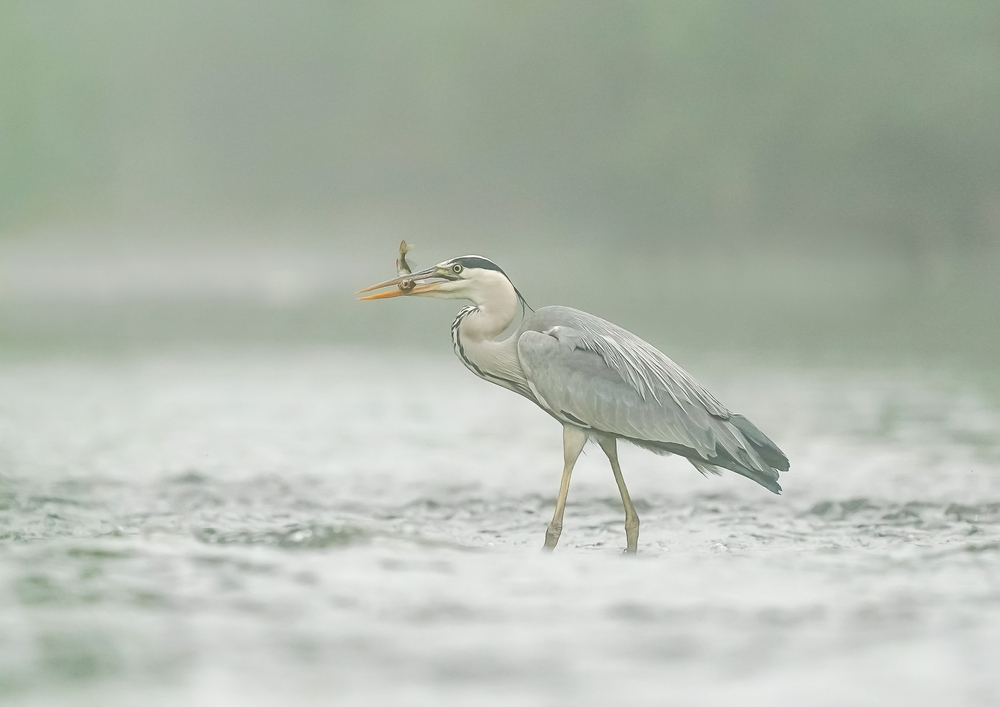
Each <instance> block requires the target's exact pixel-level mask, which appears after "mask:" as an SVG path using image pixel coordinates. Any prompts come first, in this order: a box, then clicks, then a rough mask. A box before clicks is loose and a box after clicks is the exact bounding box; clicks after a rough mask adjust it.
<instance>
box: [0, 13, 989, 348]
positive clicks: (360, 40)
mask: <svg viewBox="0 0 1000 707" xmlns="http://www.w3.org/2000/svg"><path fill="white" fill-rule="evenodd" d="M998 37H1000V6H998V5H997V4H996V3H991V2H913V1H909V0H908V1H906V2H903V1H901V0H900V1H896V0H879V1H878V2H843V3H841V2H838V3H823V4H818V3H817V4H812V3H810V4H802V3H795V2H778V1H767V2H755V3H745V2H630V3H599V2H554V3H522V2H504V3H497V2H464V1H463V2H457V1H456V2H449V1H434V2H408V3H407V2H404V3H383V2H338V3H323V2H290V3H268V2H255V1H252V0H246V1H243V2H224V1H221V2H213V3H198V2H172V3H149V2H123V1H122V2H118V1H111V0H97V1H89V2H45V1H37V0H33V1H32V2H26V1H25V2H19V1H16V0H8V1H7V2H4V3H3V4H2V5H0V96H2V100H0V347H2V348H3V349H4V350H6V351H7V352H8V353H9V352H26V353H28V354H29V355H30V354H31V353H32V352H38V351H49V350H62V349H64V348H65V347H76V348H81V349H84V350H119V349H122V348H126V349H128V348H134V347H140V348H142V347H147V346H153V347H162V346H166V345H172V344H175V343H178V342H180V343H184V344H188V343H191V342H205V343H219V342H228V343H236V344H254V345H256V344H264V345H267V344H272V343H278V342H292V343H295V342H299V343H316V342H319V343H337V344H341V343H343V344H352V345H353V344H363V345H366V344H373V343H374V344H389V345H394V346H409V345H413V346H421V347H429V348H432V349H438V348H440V349H442V350H444V349H446V348H447V346H448V339H447V330H446V326H447V323H448V322H449V321H450V318H449V314H450V312H452V311H453V310H454V305H453V304H450V303H436V304H431V303H427V302H421V303H419V304H414V303H413V302H392V303H383V304H380V305H371V304H367V305H361V304H357V303H356V302H355V301H354V298H353V296H352V293H353V291H354V290H356V289H358V288H360V287H362V286H365V285H368V284H371V283H372V282H375V281H379V280H382V279H385V278H387V277H389V276H391V275H392V274H393V260H394V258H395V251H396V246H397V244H398V242H399V240H400V239H401V238H405V239H406V240H408V241H411V242H414V243H416V244H417V248H416V249H415V251H414V254H413V258H414V260H415V261H416V262H417V263H418V264H419V265H423V266H426V265H429V264H431V263H433V262H438V261H440V260H444V259H446V258H449V257H453V256H456V255H460V254H465V253H478V254H482V255H485V256H487V257H490V258H492V259H494V260H495V261H497V262H498V263H499V264H500V265H501V266H502V267H504V268H505V270H506V271H507V272H508V274H509V275H510V277H511V278H512V279H513V280H514V282H515V283H516V284H517V285H518V287H519V288H520V289H521V290H522V291H523V292H524V293H525V295H526V296H527V298H528V300H529V302H531V303H532V304H534V305H535V306H540V305H543V304H554V303H559V304H567V305H572V306H577V307H580V308H583V309H587V310H589V311H592V312H594V313H596V314H599V315H601V316H604V317H606V318H609V319H613V320H615V321H617V322H619V323H621V324H623V325H625V326H628V327H630V328H633V329H635V330H637V331H638V332H639V333H640V334H641V335H643V336H644V337H645V338H647V339H650V340H651V341H653V342H654V343H655V344H657V345H659V346H661V347H663V348H665V349H667V350H668V352H674V351H676V350H677V348H678V347H680V348H685V347H693V348H698V349H706V348H707V349H724V350H728V351H733V350H735V351H737V352H741V353H746V354H747V355H750V352H761V353H762V354H763V355H766V356H771V355H774V354H775V353H776V352H784V353H789V352H791V353H793V354H794V353H796V352H802V353H804V354H806V355H808V356H810V357H812V356H815V355H821V356H833V357H838V356H841V357H846V358H847V360H858V359H863V360H868V359H876V360H878V359H889V360H899V359H901V358H902V359H907V358H910V357H917V358H921V359H922V358H925V357H927V356H930V357H933V358H934V359H935V360H937V359H944V360H948V361H958V360H961V361H978V362H986V363H989V362H991V361H993V360H995V351H996V347H997V345H998V344H1000V335H998V334H997V331H998V330H1000V314H998V312H1000V286H998V284H997V281H998V277H997V274H998V272H1000V41H998Z"/></svg>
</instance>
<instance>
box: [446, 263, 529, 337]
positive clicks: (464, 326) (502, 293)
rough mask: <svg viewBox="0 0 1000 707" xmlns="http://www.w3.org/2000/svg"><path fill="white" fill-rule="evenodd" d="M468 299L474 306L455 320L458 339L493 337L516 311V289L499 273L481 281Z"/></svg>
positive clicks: (506, 324)
mask: <svg viewBox="0 0 1000 707" xmlns="http://www.w3.org/2000/svg"><path fill="white" fill-rule="evenodd" d="M470 299H471V300H472V302H473V304H475V305H476V306H475V309H473V310H472V311H470V312H469V313H468V314H467V315H466V316H464V317H462V318H461V322H460V323H459V331H460V332H461V335H462V339H463V340H465V341H467V342H468V343H470V344H478V343H482V342H486V341H495V340H496V338H497V337H498V336H500V335H501V334H502V333H503V332H504V331H505V330H506V329H507V327H509V326H510V324H511V322H513V321H514V317H515V316H516V315H517V308H518V298H517V291H516V290H515V289H514V286H513V285H512V284H510V281H509V280H508V279H507V278H506V277H503V276H502V275H500V276H498V277H496V278H493V279H491V280H490V281H488V282H486V283H484V284H483V286H482V288H481V289H480V290H479V291H477V292H475V293H474V294H473V295H472V296H471V297H470Z"/></svg>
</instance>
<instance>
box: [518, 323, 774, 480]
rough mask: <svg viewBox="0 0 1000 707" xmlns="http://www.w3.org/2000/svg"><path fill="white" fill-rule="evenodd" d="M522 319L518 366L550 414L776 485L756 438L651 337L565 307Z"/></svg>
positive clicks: (700, 465)
mask: <svg viewBox="0 0 1000 707" xmlns="http://www.w3.org/2000/svg"><path fill="white" fill-rule="evenodd" d="M526 324H527V326H525V327H523V330H522V333H521V334H520V336H519V338H518V347H517V350H518V357H519V359H520V363H521V367H522V369H523V371H524V374H525V376H526V378H527V380H528V383H529V386H530V387H531V390H532V393H533V394H534V395H535V397H536V398H537V399H538V401H539V403H540V404H541V405H542V406H543V407H545V408H546V409H547V410H548V411H549V412H550V413H551V414H552V415H554V416H555V417H557V418H559V419H561V420H563V421H564V422H569V423H572V424H578V425H581V426H584V427H588V428H590V429H593V430H595V431H600V432H605V433H610V434H614V435H617V436H620V437H625V438H627V439H630V440H632V441H634V442H636V443H638V444H642V445H643V446H648V447H649V448H651V449H653V450H654V451H659V452H669V453H677V454H682V455H684V456H686V457H688V458H689V459H691V460H692V462H693V463H695V464H696V466H697V468H698V469H699V470H700V471H704V470H705V468H706V465H709V466H714V465H717V466H722V467H725V468H728V469H731V470H733V471H737V472H738V473H741V474H744V475H746V476H749V477H750V478H753V479H754V480H756V481H758V482H759V483H762V484H763V485H765V486H767V487H768V488H770V489H771V490H777V489H779V487H778V486H777V483H776V479H777V476H778V473H777V471H776V470H774V469H772V468H771V466H770V465H769V464H768V463H766V462H765V461H764V460H762V459H761V456H760V454H758V449H757V447H759V446H760V445H759V444H757V445H755V444H754V443H752V441H749V440H747V439H746V437H745V436H744V433H743V431H742V427H740V426H738V425H735V424H733V422H732V421H731V420H730V418H731V417H732V415H731V414H730V412H729V411H728V410H727V409H726V408H725V407H724V406H723V405H722V403H720V402H719V401H718V400H717V399H716V398H715V397H714V396H712V395H711V394H710V393H709V392H708V391H707V390H705V389H704V388H703V387H702V386H701V385H700V384H698V382H697V381H695V380H694V378H692V377H691V376H690V375H688V374H687V373H686V372H685V371H684V370H683V369H681V368H680V367H679V366H677V364H675V363H674V362H673V361H671V360H670V359H669V358H667V357H666V356H664V355H663V354H662V353H660V352H659V351H658V350H656V349H655V348H654V347H653V346H651V345H650V344H648V343H646V342H645V341H643V340H642V339H640V338H639V337H637V336H635V335H634V334H631V333H630V332H628V331H626V330H624V329H622V328H620V327H617V326H615V325H614V324H611V323H610V322H606V321H604V320H602V319H599V318H597V317H594V316H592V315H589V314H586V313H584V312H579V311H578V310H573V309H570V308H568V307H544V308H542V309H540V310H538V312H536V313H535V315H534V316H533V317H532V318H531V321H529V322H526ZM738 422H740V421H738ZM754 429H755V430H756V428H754ZM758 434H760V433H759V432H758ZM764 439H766V438H764ZM768 442H770V441H769V440H768ZM771 444H772V445H773V443H771ZM774 449H775V450H777V447H775V448H774ZM778 454H780V450H778ZM786 468H787V462H786Z"/></svg>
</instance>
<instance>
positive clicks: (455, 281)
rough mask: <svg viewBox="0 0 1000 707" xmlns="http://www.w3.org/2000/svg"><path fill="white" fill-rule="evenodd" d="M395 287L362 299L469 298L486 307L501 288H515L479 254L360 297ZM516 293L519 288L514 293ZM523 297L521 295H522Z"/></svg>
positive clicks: (379, 286)
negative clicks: (485, 302) (413, 297)
mask: <svg viewBox="0 0 1000 707" xmlns="http://www.w3.org/2000/svg"><path fill="white" fill-rule="evenodd" d="M385 288H392V289H388V290H385V291H384V292H377V293H375V294H371V295H367V296H365V297H360V298H359V299H362V300H373V299H387V298H389V297H408V296H411V295H415V296H417V297H436V298H439V299H467V300H471V301H472V302H475V303H476V304H482V303H483V302H484V301H485V300H486V299H488V298H489V297H490V296H491V294H492V293H494V292H495V291H496V290H497V288H504V289H514V286H513V285H512V284H511V282H510V280H509V279H508V278H507V275H506V274H505V273H504V271H503V270H501V269H500V266H498V265H497V264H496V263H494V262H493V261H492V260H489V259H487V258H483V257H482V256H479V255H463V256H462V257H460V258H452V259H451V260H446V261H444V262H443V263H438V264H437V265H435V266H433V267H430V268H427V269H426V270H421V271H420V272H415V273H411V274H409V275H403V276H402V277H397V278H395V279H392V280H386V281H385V282H380V283H379V284H377V285H372V286H371V287H366V288H365V289H363V290H359V291H358V294H363V293H365V292H373V291H374V290H382V289H385ZM514 291H515V292H516V289H515V290H514ZM518 297H520V295H518Z"/></svg>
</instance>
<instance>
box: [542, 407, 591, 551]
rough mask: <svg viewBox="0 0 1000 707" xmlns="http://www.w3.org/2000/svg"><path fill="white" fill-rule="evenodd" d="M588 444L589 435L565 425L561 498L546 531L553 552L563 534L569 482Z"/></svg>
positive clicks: (548, 548)
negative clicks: (584, 447)
mask: <svg viewBox="0 0 1000 707" xmlns="http://www.w3.org/2000/svg"><path fill="white" fill-rule="evenodd" d="M586 443H587V433H586V432H584V431H583V430H581V429H580V428H579V427H571V426H570V425H563V473H562V481H560V482H559V496H558V497H557V498H556V510H555V513H553V514H552V522H551V523H549V527H548V528H547V529H546V530H545V549H547V550H552V549H554V548H555V546H556V543H557V542H559V536H560V535H561V534H562V524H563V512H564V511H565V510H566V497H567V496H568V495H569V480H570V477H571V476H572V475H573V467H574V466H576V460H577V459H579V458H580V452H582V451H583V445H585V444H586Z"/></svg>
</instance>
